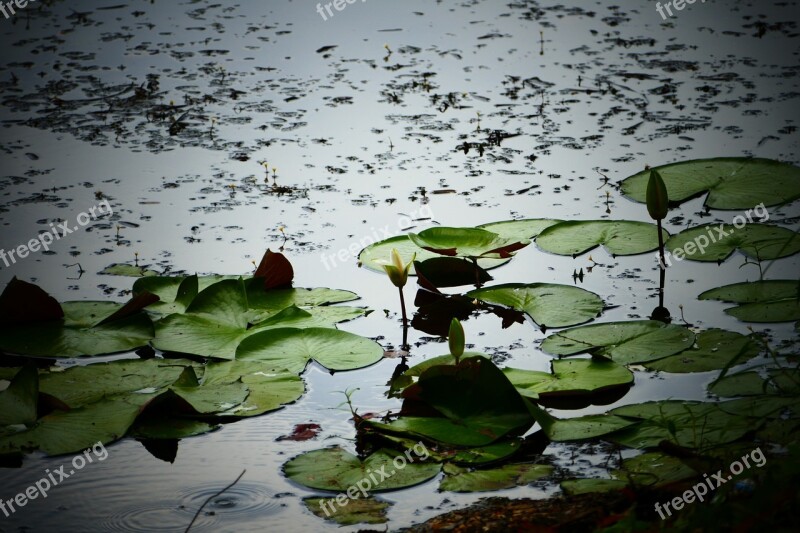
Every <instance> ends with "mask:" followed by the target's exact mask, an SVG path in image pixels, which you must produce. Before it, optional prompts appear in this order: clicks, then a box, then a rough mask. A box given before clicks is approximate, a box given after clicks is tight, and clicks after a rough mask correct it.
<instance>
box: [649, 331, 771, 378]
mask: <svg viewBox="0 0 800 533" xmlns="http://www.w3.org/2000/svg"><path fill="white" fill-rule="evenodd" d="M760 351H761V350H760V348H759V346H758V345H757V344H756V343H755V342H753V340H752V339H751V338H750V337H747V336H745V335H742V334H740V333H735V332H733V331H725V330H722V329H712V330H708V331H703V332H702V333H699V334H697V344H696V346H693V347H691V348H689V349H687V350H684V351H682V352H681V353H678V354H675V355H671V356H669V357H665V358H663V359H658V360H656V361H649V362H645V363H644V366H645V367H647V368H649V369H651V370H661V371H664V372H674V373H686V372H708V371H709V370H720V369H722V368H725V367H726V366H728V365H731V366H733V365H738V364H741V363H744V362H746V361H749V360H750V359H752V358H753V357H755V356H756V355H758V354H759V352H760Z"/></svg>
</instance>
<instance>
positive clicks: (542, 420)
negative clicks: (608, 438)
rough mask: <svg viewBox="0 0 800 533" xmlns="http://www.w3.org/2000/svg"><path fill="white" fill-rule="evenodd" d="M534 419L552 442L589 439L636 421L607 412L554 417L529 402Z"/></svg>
mask: <svg viewBox="0 0 800 533" xmlns="http://www.w3.org/2000/svg"><path fill="white" fill-rule="evenodd" d="M531 411H532V412H534V413H535V416H536V421H537V422H539V425H540V426H542V430H543V431H544V434H545V435H547V438H548V439H550V440H551V441H553V442H569V441H580V440H589V439H594V438H597V437H602V436H605V435H609V434H611V433H615V432H617V431H620V430H624V429H626V428H628V427H630V426H632V425H634V424H635V423H636V422H633V421H631V420H628V419H625V418H623V417H620V416H614V415H609V414H602V415H586V416H578V417H574V418H563V419H562V418H555V417H554V416H552V415H550V414H549V413H547V412H546V411H545V410H544V409H542V408H540V407H538V406H536V405H533V404H531Z"/></svg>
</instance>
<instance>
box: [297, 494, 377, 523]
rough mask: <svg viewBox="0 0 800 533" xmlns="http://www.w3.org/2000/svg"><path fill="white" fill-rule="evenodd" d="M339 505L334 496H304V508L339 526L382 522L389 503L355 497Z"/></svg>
mask: <svg viewBox="0 0 800 533" xmlns="http://www.w3.org/2000/svg"><path fill="white" fill-rule="evenodd" d="M345 501H346V502H347V504H346V505H345V506H340V505H339V504H338V503H336V499H334V498H305V499H304V500H303V503H304V504H305V506H306V508H307V509H308V510H309V511H311V512H312V513H314V514H315V515H317V516H318V517H320V518H324V519H325V520H329V521H331V522H335V523H336V524H339V525H340V526H352V525H353V524H383V523H385V522H386V521H387V520H388V518H387V517H386V511H388V509H389V508H390V507H391V506H392V504H391V503H389V502H387V501H384V500H380V499H378V498H357V499H349V498H348V499H347V500H345Z"/></svg>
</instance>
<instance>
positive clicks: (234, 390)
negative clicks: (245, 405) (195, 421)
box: [169, 366, 249, 415]
mask: <svg viewBox="0 0 800 533" xmlns="http://www.w3.org/2000/svg"><path fill="white" fill-rule="evenodd" d="M169 391H170V392H172V393H173V394H175V395H176V396H178V397H179V398H181V399H182V400H183V401H185V402H186V403H187V404H188V405H189V406H190V407H191V408H192V409H193V410H194V411H195V412H196V413H198V414H200V415H211V414H216V413H219V412H220V411H224V410H226V409H232V408H234V407H236V406H237V405H241V404H242V402H244V400H245V398H247V395H248V394H249V390H248V389H247V386H246V385H245V384H244V383H242V382H241V381H238V380H237V381H233V382H230V383H219V382H218V383H213V384H207V383H205V382H203V383H202V385H201V383H200V381H199V380H198V379H197V374H195V371H194V369H193V368H192V367H190V366H188V367H186V368H184V370H183V372H182V374H181V376H180V377H179V378H178V380H177V381H176V382H175V383H174V384H173V385H172V386H171V387H170V388H169Z"/></svg>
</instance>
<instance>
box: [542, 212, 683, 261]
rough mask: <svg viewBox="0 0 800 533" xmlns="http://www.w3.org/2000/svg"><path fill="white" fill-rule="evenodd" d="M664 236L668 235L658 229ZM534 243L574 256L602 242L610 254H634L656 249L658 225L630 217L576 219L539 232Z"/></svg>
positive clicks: (551, 250)
mask: <svg viewBox="0 0 800 533" xmlns="http://www.w3.org/2000/svg"><path fill="white" fill-rule="evenodd" d="M662 233H663V236H664V239H667V238H668V237H669V233H668V232H667V231H666V230H662ZM536 245H537V246H538V247H539V248H541V249H542V250H544V251H546V252H550V253H553V254H557V255H571V256H578V255H581V254H583V253H585V252H588V251H589V250H593V249H595V248H597V247H598V246H600V245H602V246H603V247H605V249H606V250H607V251H608V253H610V254H612V255H637V254H643V253H645V252H651V251H653V250H655V249H657V248H658V228H657V227H656V226H655V225H654V224H650V223H648V222H637V221H633V220H576V221H568V222H561V223H559V224H555V225H554V226H550V227H549V228H547V229H545V230H544V231H542V232H541V233H540V234H539V236H538V237H537V238H536Z"/></svg>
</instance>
